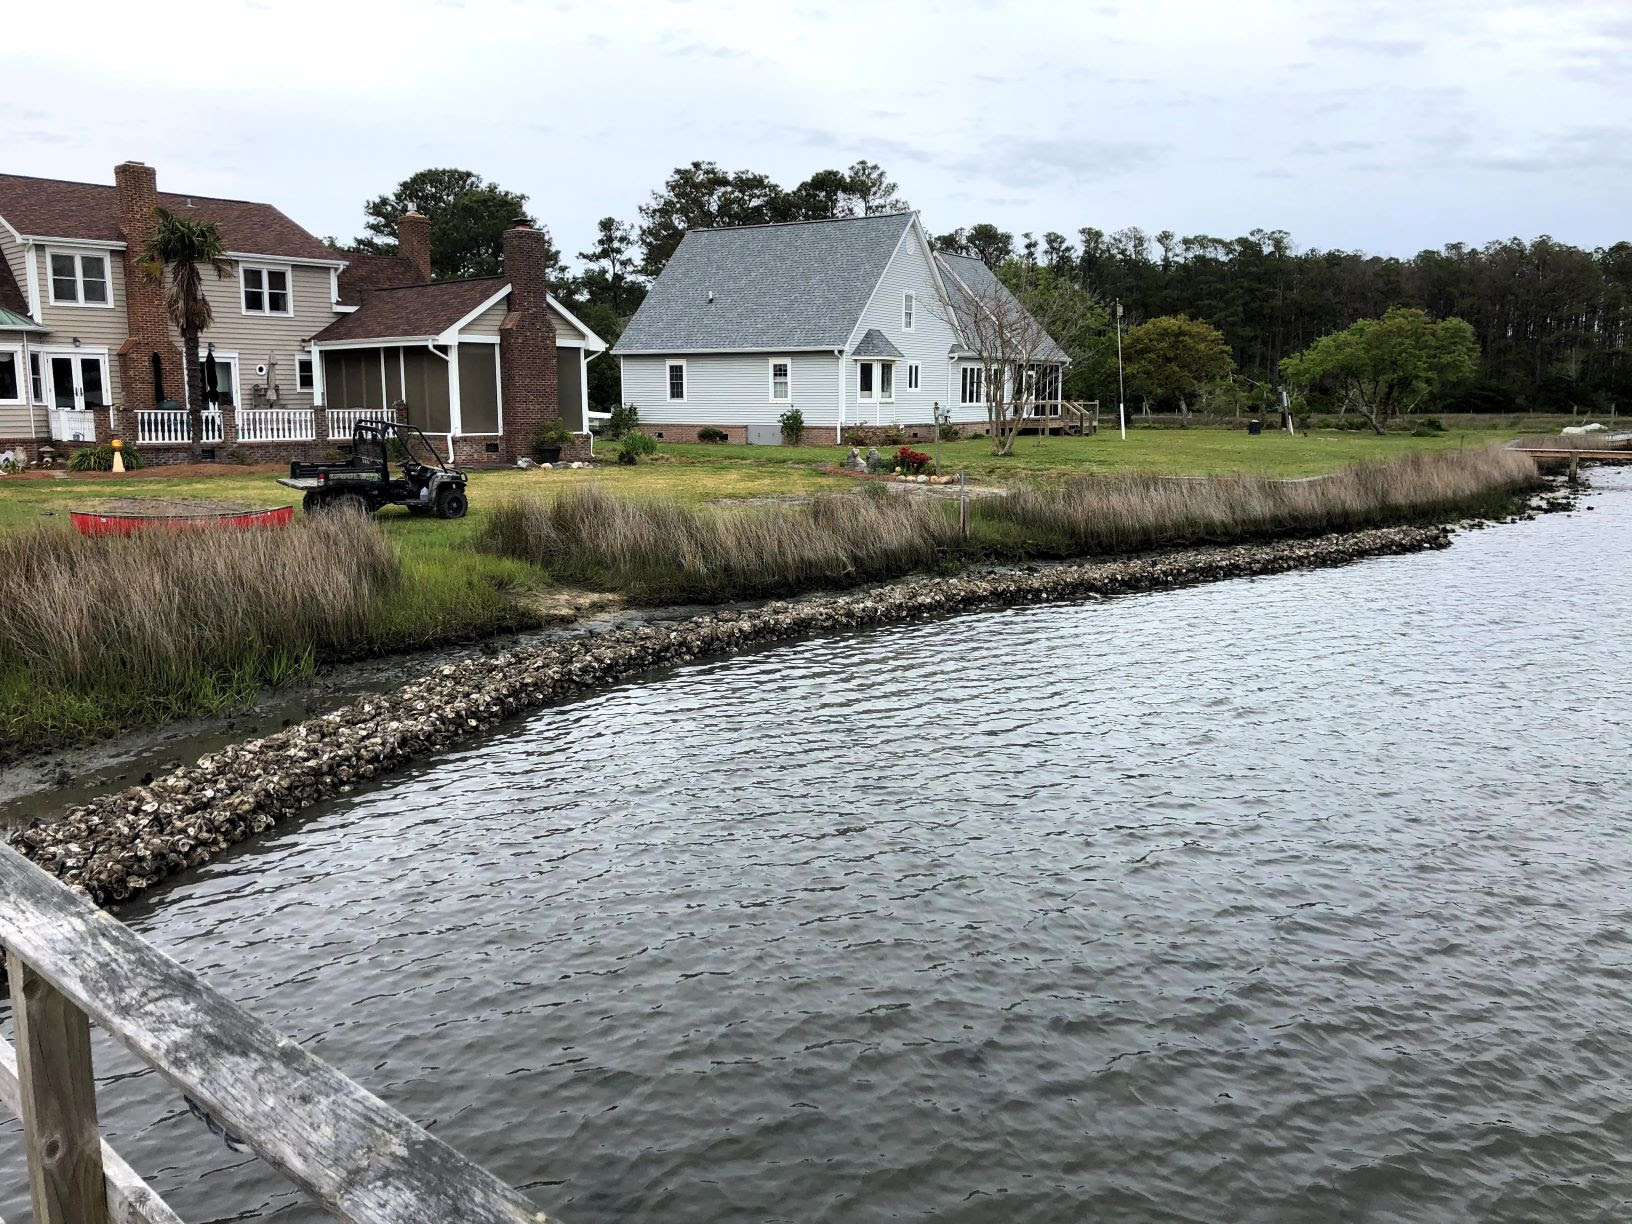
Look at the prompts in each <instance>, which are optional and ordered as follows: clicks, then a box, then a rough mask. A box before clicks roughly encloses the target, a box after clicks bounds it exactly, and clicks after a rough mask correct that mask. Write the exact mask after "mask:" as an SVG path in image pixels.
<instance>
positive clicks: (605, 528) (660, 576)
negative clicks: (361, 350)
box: [480, 485, 961, 602]
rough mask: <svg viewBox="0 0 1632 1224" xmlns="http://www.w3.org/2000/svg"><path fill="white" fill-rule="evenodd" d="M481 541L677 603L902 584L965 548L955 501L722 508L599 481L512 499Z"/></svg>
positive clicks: (572, 575) (844, 500) (893, 499)
mask: <svg viewBox="0 0 1632 1224" xmlns="http://www.w3.org/2000/svg"><path fill="white" fill-rule="evenodd" d="M480 541H481V546H482V547H483V548H484V549H485V550H487V551H489V552H492V553H495V554H498V555H500V556H506V557H514V558H519V559H522V560H525V561H530V562H532V563H533V564H535V565H540V566H543V567H544V568H546V569H547V570H549V572H550V573H551V575H552V576H554V577H557V578H564V579H568V580H570V581H574V582H581V583H586V584H589V585H592V586H597V587H604V588H608V589H612V590H617V591H622V592H624V593H625V594H628V595H630V596H632V597H633V598H636V599H642V600H652V599H661V600H667V601H673V602H683V601H694V600H709V599H731V598H738V597H745V596H755V595H772V594H780V593H785V592H789V591H798V590H806V589H809V588H811V587H815V586H848V585H853V584H855V583H858V582H867V581H872V580H876V579H883V578H891V577H895V576H896V575H899V574H904V573H910V572H912V571H913V570H919V569H926V568H930V567H932V566H934V565H935V563H936V562H937V561H938V559H940V558H941V557H942V556H944V555H945V554H946V552H947V550H950V549H954V548H956V547H957V545H958V544H959V543H961V541H960V540H959V538H958V528H957V523H956V521H955V520H954V519H953V518H952V517H951V516H950V515H948V514H947V513H946V507H945V506H942V505H938V504H932V503H930V502H929V501H927V500H925V499H921V498H916V497H901V496H895V495H892V494H890V493H888V492H887V491H886V490H884V489H881V488H876V487H875V488H871V489H867V490H864V491H863V492H862V494H861V495H860V496H858V495H856V494H854V493H848V494H845V493H840V494H824V495H821V496H817V497H815V498H813V499H811V500H810V501H809V502H805V503H802V504H798V505H778V506H771V507H764V506H745V507H718V506H692V505H687V504H685V503H683V502H680V501H678V500H675V499H672V498H659V499H633V498H619V497H613V496H612V495H611V494H609V493H607V492H606V491H605V490H604V489H602V488H601V487H600V486H598V485H580V486H578V487H576V488H569V489H565V490H563V491H562V492H561V493H560V495H559V496H557V497H556V498H554V499H553V500H549V501H546V500H544V499H542V498H536V497H524V498H513V499H511V500H510V501H508V502H504V503H501V504H500V505H498V506H496V507H495V508H494V509H493V510H492V512H491V513H490V514H489V515H488V518H487V522H486V524H485V526H484V529H483V532H482V535H481V537H480Z"/></svg>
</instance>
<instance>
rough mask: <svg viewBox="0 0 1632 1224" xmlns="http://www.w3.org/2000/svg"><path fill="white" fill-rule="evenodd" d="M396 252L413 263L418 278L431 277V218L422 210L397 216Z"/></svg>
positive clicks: (428, 278) (423, 279)
mask: <svg viewBox="0 0 1632 1224" xmlns="http://www.w3.org/2000/svg"><path fill="white" fill-rule="evenodd" d="M397 254H398V255H401V256H402V257H403V258H404V259H406V260H407V261H408V262H409V263H411V264H413V265H414V270H415V271H416V272H418V273H419V279H420V280H422V281H427V282H428V281H429V280H430V279H431V219H430V218H429V217H427V216H426V215H425V214H424V213H422V212H405V213H403V214H402V216H400V217H398V218H397Z"/></svg>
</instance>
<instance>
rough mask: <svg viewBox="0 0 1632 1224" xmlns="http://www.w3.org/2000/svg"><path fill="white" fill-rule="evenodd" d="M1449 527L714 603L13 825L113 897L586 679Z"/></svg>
mask: <svg viewBox="0 0 1632 1224" xmlns="http://www.w3.org/2000/svg"><path fill="white" fill-rule="evenodd" d="M1449 540H1450V532H1449V530H1448V529H1447V528H1444V527H1391V528H1381V529H1377V530H1372V531H1361V532H1354V533H1350V534H1344V535H1336V536H1322V537H1319V538H1316V539H1310V540H1285V541H1278V542H1274V543H1264V544H1247V545H1234V546H1225V547H1211V548H1188V549H1183V550H1180V551H1176V552H1172V553H1166V554H1159V555H1152V556H1144V557H1137V558H1132V559H1127V560H1116V561H1099V562H1090V563H1085V564H1074V565H1061V566H1051V567H1040V566H1028V567H1024V568H1020V569H1015V570H1010V571H1003V572H995V573H987V574H981V575H966V576H962V577H954V578H911V579H906V580H904V581H901V582H895V583H891V584H888V585H886V586H882V587H877V588H874V589H871V590H865V591H858V592H852V593H848V594H842V595H828V596H819V597H815V598H811V599H808V600H804V601H801V602H798V603H788V602H775V603H769V604H765V605H763V606H761V607H758V608H753V609H748V610H741V611H737V610H714V611H710V612H706V613H703V614H701V615H696V616H691V617H688V618H686V619H683V620H679V621H673V622H669V623H656V622H654V623H647V624H639V625H634V626H631V627H623V628H615V629H612V630H610V631H607V632H602V633H596V632H593V631H590V632H587V633H584V634H582V635H580V636H576V637H570V638H562V639H559V640H555V641H549V642H543V643H539V644H536V645H524V646H519V647H517V648H515V649H511V650H505V651H495V652H492V653H488V654H482V655H477V656H473V657H469V658H465V659H462V660H459V661H457V662H451V663H446V664H443V665H442V666H440V667H436V668H434V669H433V670H431V671H430V672H429V673H428V674H425V675H423V676H422V677H421V678H419V679H417V680H415V681H414V682H412V683H410V684H407V685H404V686H402V687H400V688H397V689H396V690H394V691H392V692H390V693H384V694H373V695H367V696H364V697H361V698H359V699H358V700H356V701H354V702H352V703H351V704H349V705H346V706H344V707H342V708H340V709H338V710H335V711H333V712H331V713H328V714H325V715H322V716H320V717H317V718H312V719H308V720H306V721H304V722H301V723H298V724H295V725H293V726H290V727H289V728H287V729H286V730H281V731H278V732H276V733H275V734H272V735H268V736H265V737H263V738H260V739H253V740H249V741H247V742H244V743H240V744H234V745H229V746H227V747H224V748H222V749H220V750H219V751H216V752H211V753H208V754H206V755H204V756H202V757H201V758H199V759H198V761H197V762H196V763H194V764H192V765H189V766H185V767H183V768H180V769H176V770H174V771H172V772H170V773H168V774H166V775H164V776H163V777H159V778H156V779H154V780H152V781H151V782H149V783H147V784H146V785H139V786H133V787H129V788H127V789H124V790H121V791H119V792H117V793H114V794H109V795H104V796H101V797H98V798H95V799H92V800H91V801H89V802H87V803H85V804H83V805H81V806H78V807H75V808H72V809H71V810H69V811H68V812H67V813H66V814H65V815H64V816H63V817H62V818H61V819H59V820H56V821H54V822H51V823H48V824H38V823H37V824H34V825H32V826H30V827H28V828H26V829H22V830H19V831H17V832H16V833H14V835H13V837H12V843H13V845H14V846H15V847H16V849H18V850H19V851H21V852H22V853H23V854H25V855H27V856H28V857H29V858H30V859H32V860H33V861H34V862H36V863H37V864H39V865H40V866H41V867H42V868H44V869H45V870H47V871H49V872H51V873H52V874H54V875H56V876H57V877H58V878H59V879H61V880H62V881H63V882H64V883H66V884H68V885H70V886H72V887H74V888H76V889H78V890H80V891H82V892H84V893H86V894H87V895H88V896H89V897H90V898H91V899H92V900H94V901H96V902H97V903H98V904H101V905H116V904H118V903H119V902H121V901H125V900H128V899H129V898H131V897H133V896H136V895H137V894H139V893H142V892H144V891H146V890H147V889H149V888H151V887H153V886H154V885H155V884H157V883H159V882H160V881H162V880H164V879H165V878H167V877H168V876H171V875H173V874H176V873H177V872H180V871H184V870H186V869H187V868H189V867H197V866H200V865H202V864H204V863H206V862H208V861H209V860H210V859H211V858H213V857H214V856H215V855H216V854H217V853H218V852H220V851H221V850H224V849H226V848H227V847H229V846H231V845H233V844H235V843H237V842H240V841H243V840H244V839H246V838H249V837H252V836H254V835H255V834H257V833H260V832H262V831H264V830H266V829H268V828H270V827H271V826H272V825H274V824H276V823H278V822H279V821H281V820H284V819H287V818H288V817H291V816H293V815H295V814H296V813H297V812H299V811H301V810H302V809H304V808H306V807H308V806H310V805H311V804H314V803H318V802H321V801H322V800H324V799H327V798H330V797H333V796H335V795H339V794H343V793H346V792H348V791H350V790H352V789H353V788H354V787H356V786H358V785H360V784H363V783H366V782H369V781H370V780H372V779H375V778H379V777H381V776H383V775H386V774H388V773H390V772H392V771H394V770H396V769H398V768H400V767H402V766H403V765H406V764H407V763H409V762H411V761H414V760H417V759H419V758H422V757H424V756H427V755H430V754H432V753H435V752H438V751H441V750H442V749H444V748H447V747H449V746H450V745H453V744H455V743H457V742H459V741H461V740H464V739H467V738H469V737H471V736H474V735H477V734H480V733H481V732H483V731H486V730H489V729H491V728H493V727H495V726H496V725H498V724H499V723H501V722H503V721H505V720H506V719H510V718H513V717H516V716H517V715H521V714H526V713H530V712H532V711H535V710H537V709H540V708H542V707H544V706H546V705H548V704H550V703H552V702H556V701H560V700H562V699H564V698H568V697H571V696H572V695H574V694H576V693H581V692H583V691H585V690H588V689H593V688H598V687H602V686H605V685H608V684H612V683H616V682H618V681H621V680H624V679H627V678H629V677H632V676H635V675H637V674H639V673H641V672H645V671H649V670H651V669H653V668H657V667H664V666H673V665H676V664H680V663H685V662H688V661H690V660H692V659H696V658H699V657H704V656H716V655H724V654H729V653H732V652H734V651H737V650H741V649H743V648H746V647H750V646H754V645H758V644H762V643H767V642H774V641H780V640H787V639H792V638H796V637H800V636H803V635H806V634H810V633H824V632H837V631H845V630H851V629H861V628H868V627H872V626H878V625H884V624H890V623H898V622H904V621H918V620H927V619H932V618H936V617H941V616H946V615H951V614H954V613H957V612H963V611H968V610H971V609H975V608H984V607H998V606H1005V605H1014V604H1023V603H1037V602H1048V601H1054V600H1066V599H1085V598H1104V597H1109V596H1115V595H1122V594H1130V593H1134V592H1140V591H1151V590H1159V589H1167V588H1173V587H1180V586H1188V585H1193V584H1196V583H1201V582H1211V581H1217V580H1221V579H1228V578H1242V577H1252V576H1258V575H1265V574H1276V573H1283V572H1286V571H1288V570H1295V569H1309V568H1317V567H1323V566H1332V565H1343V564H1347V563H1349V562H1352V561H1357V560H1361V559H1364V558H1367V557H1378V556H1393V555H1399V554H1404V553H1412V552H1420V551H1423V550H1426V549H1434V548H1444V547H1446V546H1447V545H1448V543H1449Z"/></svg>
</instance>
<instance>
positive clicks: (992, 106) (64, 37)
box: [0, 0, 1632, 255]
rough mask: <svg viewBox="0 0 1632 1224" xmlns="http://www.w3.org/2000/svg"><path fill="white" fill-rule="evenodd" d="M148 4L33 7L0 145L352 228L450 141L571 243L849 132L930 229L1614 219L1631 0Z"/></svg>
mask: <svg viewBox="0 0 1632 1224" xmlns="http://www.w3.org/2000/svg"><path fill="white" fill-rule="evenodd" d="M165 9H166V11H165V13H164V16H163V17H162V18H161V17H160V16H159V15H158V13H159V10H155V9H153V8H152V7H151V6H142V5H132V4H129V3H128V2H127V0H119V2H118V3H109V4H106V5H93V4H86V3H80V2H75V0H65V2H59V3H56V4H53V5H51V6H50V12H51V21H50V25H51V27H52V29H53V30H54V31H55V33H54V34H53V35H51V36H41V35H38V34H37V33H36V35H31V36H28V37H23V38H17V39H7V40H6V42H7V51H6V73H5V76H6V82H7V87H6V89H5V91H4V100H0V132H3V134H4V139H3V141H0V148H3V149H4V150H5V156H4V158H3V159H0V161H3V165H0V169H4V170H7V171H11V172H14V173H23V174H35V175H45V176H51V177H60V178H74V179H86V180H91V181H95V182H111V181H112V170H113V166H114V164H115V163H116V162H118V161H121V160H123V159H125V158H136V159H139V160H142V161H146V162H148V163H149V164H152V165H155V166H157V167H158V171H159V185H160V187H161V189H164V190H168V191H178V192H194V193H197V194H200V195H220V196H238V197H247V198H251V199H260V200H269V201H272V202H273V203H276V204H277V205H278V206H279V207H281V208H282V209H283V210H284V211H285V212H287V213H288V214H290V215H291V216H292V217H294V218H295V219H296V220H297V221H299V222H300V223H301V224H303V225H304V226H306V228H308V229H310V230H312V231H313V232H315V233H317V234H320V235H322V234H336V235H339V236H341V237H351V236H354V235H356V234H357V233H359V232H361V230H362V224H363V218H362V210H361V205H362V202H363V201H364V200H366V199H367V198H369V197H371V196H373V195H375V194H378V193H381V192H384V191H388V190H389V189H390V188H392V187H393V186H394V185H395V184H396V183H397V182H398V181H399V180H400V179H402V178H404V177H406V176H407V175H409V174H410V173H412V172H414V171H416V170H419V169H422V168H424V167H427V166H450V165H451V166H459V167H463V168H467V169H470V170H474V171H477V172H479V173H480V174H482V175H484V176H486V177H488V178H491V179H494V180H496V181H497V182H499V183H500V184H502V185H503V186H506V187H509V188H512V189H514V190H519V191H522V192H525V193H526V194H527V195H528V196H529V197H530V200H531V204H530V207H531V208H532V210H533V211H534V213H535V214H536V215H537V216H538V217H539V219H540V220H541V221H543V222H544V223H545V224H547V225H548V226H549V227H550V229H551V230H552V231H553V233H554V234H555V237H556V239H557V241H558V242H559V243H560V245H561V246H562V248H563V249H564V250H565V251H566V252H567V253H568V254H569V255H571V254H572V253H574V252H577V251H579V250H582V249H584V248H585V247H586V246H587V245H588V244H589V241H590V238H591V236H592V234H593V232H594V225H595V220H596V218H598V217H601V216H605V215H608V214H612V215H615V216H618V217H620V218H625V219H628V220H635V219H636V208H637V206H638V205H639V204H640V203H641V202H642V201H644V200H645V199H646V198H647V196H648V195H649V193H650V192H651V191H652V189H653V188H655V187H657V186H659V185H660V184H661V183H662V181H663V179H664V177H665V176H666V175H667V173H668V171H669V170H670V169H671V168H672V167H674V166H676V165H679V164H682V163H684V162H688V161H691V160H692V159H694V158H706V159H712V160H714V161H717V162H719V163H720V164H721V165H722V166H723V167H725V168H726V169H729V170H735V169H752V170H759V171H763V172H765V173H767V174H770V175H772V176H773V177H774V178H776V179H777V180H778V181H779V182H782V183H783V184H784V185H785V186H792V185H793V184H795V183H796V182H798V181H799V180H800V179H802V178H804V177H805V176H806V175H808V174H809V173H810V172H812V171H814V170H817V169H821V168H824V167H829V166H833V167H840V168H842V167H844V166H847V165H849V164H850V163H851V162H853V161H855V160H856V159H857V158H868V159H870V160H872V161H876V162H878V163H880V164H881V165H882V166H883V167H884V168H885V169H886V170H887V171H888V172H889V173H890V175H891V176H892V177H893V178H894V179H895V180H896V181H897V182H898V183H899V184H900V188H901V193H902V195H904V196H905V197H906V198H907V199H908V200H909V201H910V202H911V203H912V205H913V206H914V207H916V208H918V209H919V210H920V211H921V212H922V214H923V217H924V222H925V224H926V225H927V226H928V227H929V228H930V229H931V231H933V232H941V231H944V230H948V229H952V228H954V227H956V226H960V225H970V224H973V223H975V222H977V221H992V222H995V223H997V224H999V225H1001V226H1002V227H1003V228H1005V229H1009V230H1012V231H1014V232H1015V233H1016V234H1018V233H1020V232H1022V231H1025V230H1032V231H1034V232H1036V233H1038V234H1039V235H1040V234H1041V233H1042V232H1044V231H1045V230H1049V229H1057V230H1060V231H1062V232H1064V233H1066V234H1068V235H1073V236H1074V235H1075V231H1076V230H1077V229H1078V228H1079V227H1081V226H1096V227H1098V228H1100V229H1104V230H1114V229H1117V228H1120V227H1122V226H1126V225H1139V226H1141V227H1143V228H1144V229H1146V230H1147V231H1149V232H1152V233H1154V232H1156V231H1158V230H1161V229H1164V228H1167V229H1172V230H1175V231H1177V232H1178V233H1180V234H1188V233H1210V234H1215V235H1222V236H1233V235H1236V234H1239V233H1245V232H1246V231H1247V230H1249V229H1252V228H1254V227H1263V228H1266V229H1273V228H1281V229H1286V230H1289V231H1291V233H1292V235H1293V237H1294V239H1295V240H1296V241H1297V243H1298V244H1299V245H1300V246H1303V247H1344V248H1358V249H1363V250H1368V251H1373V252H1379V253H1392V254H1401V255H1406V254H1410V253H1412V252H1414V251H1416V250H1418V249H1420V248H1421V247H1424V246H1438V245H1441V244H1443V243H1445V242H1447V241H1453V240H1464V241H1469V242H1482V241H1485V240H1488V239H1492V238H1500V237H1507V236H1511V235H1515V234H1517V235H1522V236H1525V237H1530V236H1534V235H1536V234H1540V233H1550V234H1552V235H1554V236H1555V237H1557V238H1560V239H1562V240H1565V241H1569V242H1574V243H1579V244H1582V245H1585V246H1595V245H1599V244H1604V243H1609V242H1613V241H1616V240H1619V239H1624V238H1632V225H1628V224H1627V223H1626V222H1627V218H1628V216H1629V213H1632V209H1629V202H1628V194H1629V193H1628V189H1629V187H1632V105H1629V103H1632V4H1629V3H1627V0H1621V2H1619V3H1585V2H1583V3H1575V2H1572V0H1547V2H1545V3H1542V2H1529V3H1503V2H1502V0H1477V2H1471V3H1469V2H1464V0H1418V2H1415V3H1403V2H1402V3H1395V2H1392V0H1390V2H1385V3H1366V2H1365V0H1349V2H1343V3H1330V4H1326V3H1317V2H1315V0H1297V2H1294V0H1231V2H1229V3H1223V2H1216V0H1207V2H1201V0H1197V2H1193V3H1181V2H1177V0H1172V2H1162V0H1154V2H1147V3H1114V2H1113V3H1092V2H1090V3H1083V4H1043V3H1032V4H1020V3H996V2H991V0H985V2H983V0H944V2H941V3H931V2H927V0H926V2H913V3H908V2H902V0H868V2H864V3H852V2H851V0H794V3H792V4H789V5H784V4H772V3H760V2H755V3H749V2H746V0H743V2H738V3H713V2H709V0H689V2H659V0H650V2H636V0H601V2H598V3H579V2H577V0H565V2H561V3H554V2H543V3H535V2H533V0H438V2H436V3H422V2H420V0H392V2H391V3H389V4H387V3H380V4H361V3H356V2H355V0H323V2H311V0H213V2H210V3H193V2H191V0H184V2H183V3H179V4H170V5H166V6H165ZM189 15H190V17H191V22H192V27H193V32H192V33H191V34H190V35H189V34H185V33H181V31H185V30H186V28H187V24H188V23H187V20H186V17H187V16H189ZM172 31H175V32H176V33H172ZM177 41H181V42H184V43H187V44H190V45H191V46H192V47H194V48H196V51H197V53H198V54H197V57H196V60H195V61H194V62H191V63H186V62H184V61H183V59H182V57H180V56H178V55H177V53H176V50H175V45H174V44H175V43H176V42H177Z"/></svg>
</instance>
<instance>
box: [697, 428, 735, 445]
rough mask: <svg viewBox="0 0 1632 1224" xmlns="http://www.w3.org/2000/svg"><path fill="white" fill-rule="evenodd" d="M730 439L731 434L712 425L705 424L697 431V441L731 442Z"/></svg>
mask: <svg viewBox="0 0 1632 1224" xmlns="http://www.w3.org/2000/svg"><path fill="white" fill-rule="evenodd" d="M730 440H731V435H730V434H728V433H726V432H725V430H723V429H715V428H714V426H712V425H704V426H703V427H702V428H701V429H699V430H698V431H697V441H699V442H729V441H730Z"/></svg>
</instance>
